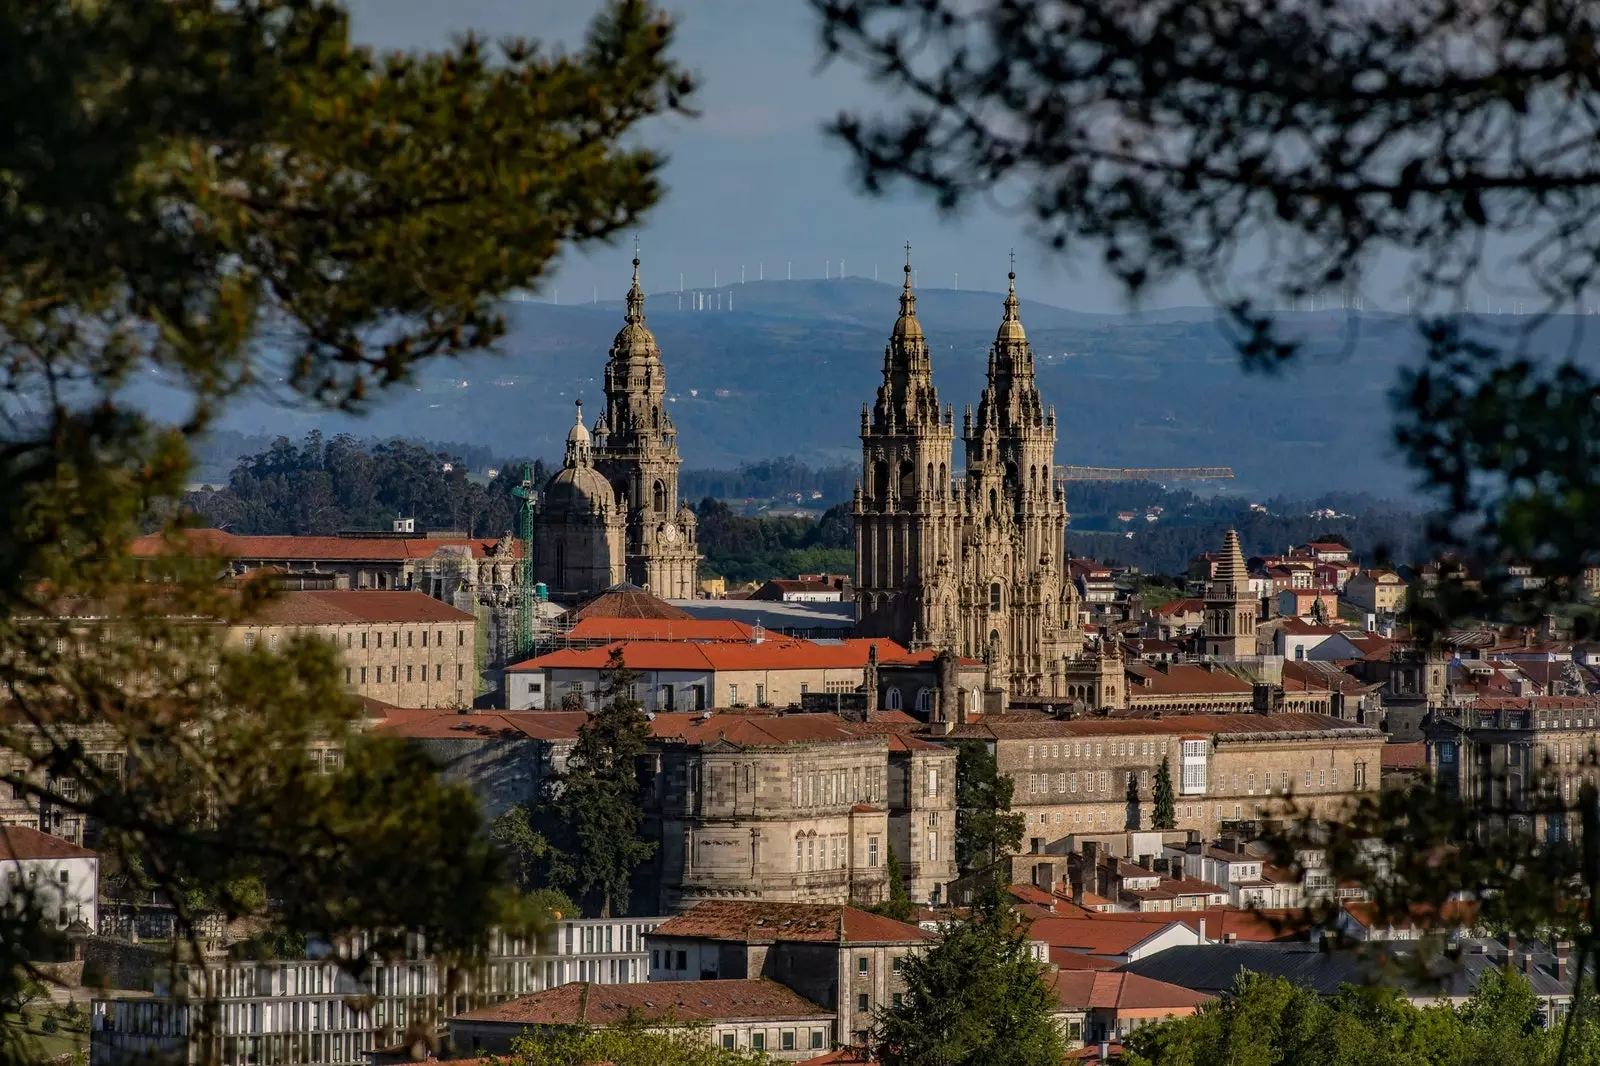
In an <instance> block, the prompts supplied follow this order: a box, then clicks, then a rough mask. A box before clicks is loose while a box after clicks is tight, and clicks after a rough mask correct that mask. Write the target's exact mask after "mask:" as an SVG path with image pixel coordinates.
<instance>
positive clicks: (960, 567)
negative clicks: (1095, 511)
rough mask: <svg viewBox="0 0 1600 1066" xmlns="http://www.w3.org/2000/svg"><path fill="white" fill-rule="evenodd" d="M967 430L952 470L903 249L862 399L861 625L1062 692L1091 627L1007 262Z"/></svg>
mask: <svg viewBox="0 0 1600 1066" xmlns="http://www.w3.org/2000/svg"><path fill="white" fill-rule="evenodd" d="M961 440H962V445H963V447H964V450H965V453H966V454H965V472H964V473H962V474H960V476H958V477H953V476H952V471H953V468H954V459H953V455H952V451H953V448H954V446H955V414H954V411H953V409H952V408H951V407H950V406H949V405H945V406H944V407H942V408H941V406H940V404H939V394H938V390H937V389H936V388H935V387H934V384H933V364H932V359H931V357H930V355H929V348H928V342H927V338H926V337H925V336H924V334H923V331H922V324H921V323H920V322H918V321H917V297H916V294H915V293H914V292H912V289H911V265H910V261H909V249H908V259H907V263H906V267H905V283H904V288H903V289H902V290H901V293H900V316H899V318H898V319H896V320H895V324H894V330H893V332H892V333H891V334H890V337H889V343H888V344H887V345H886V346H885V347H884V351H883V384H882V385H880V386H879V387H878V391H877V397H876V400H875V402H874V403H873V404H872V406H871V407H870V408H869V407H867V406H865V405H864V406H863V407H862V409H861V455H862V477H861V480H860V481H859V482H857V485H856V493H855V500H854V514H855V536H856V623H857V627H856V633H857V635H858V636H869V637H870V636H882V637H890V638H892V639H894V640H897V641H899V642H901V643H902V644H905V645H907V646H908V647H912V648H928V647H932V648H940V649H949V650H952V651H955V652H957V653H959V654H960V655H963V656H967V657H972V658H982V659H984V660H985V661H986V662H987V663H988V664H989V667H990V671H989V672H990V675H991V677H993V678H994V679H995V683H996V685H999V684H1004V685H1005V687H1006V690H1007V691H1008V692H1009V694H1010V695H1011V696H1037V697H1045V698H1048V697H1059V698H1061V699H1063V700H1066V699H1068V698H1069V697H1070V696H1071V695H1072V692H1070V691H1069V686H1068V680H1069V679H1068V668H1069V664H1072V665H1073V667H1074V669H1073V673H1074V674H1077V673H1078V672H1080V671H1081V669H1082V666H1083V663H1082V662H1081V661H1080V660H1082V659H1083V653H1084V632H1083V627H1082V624H1081V622H1080V621H1079V617H1078V607H1079V605H1078V595H1077V590H1076V587H1075V586H1074V585H1073V583H1072V580H1071V578H1070V576H1069V575H1068V573H1067V568H1066V565H1065V560H1064V559H1063V556H1064V554H1065V548H1066V529H1067V503H1066V489H1065V486H1064V485H1063V484H1062V483H1060V482H1058V481H1057V480H1056V479H1055V477H1054V465H1055V443H1056V416H1055V409H1054V408H1047V407H1045V406H1044V404H1043V403H1042V401H1041V400H1040V397H1039V390H1038V387H1037V386H1036V385H1035V383H1034V359H1033V349H1032V348H1031V347H1030V346H1029V344H1028V336H1027V333H1026V331H1025V330H1024V329H1023V326H1022V320H1021V318H1020V317H1019V315H1018V312H1017V292H1016V274H1015V272H1013V273H1011V274H1010V275H1009V286H1008V291H1007V293H1006V299H1005V304H1004V307H1003V309H1002V315H1001V319H1000V326H999V330H998V332H997V333H996V335H995V340H994V344H993V345H992V346H991V347H990V349H989V366H988V374H987V383H986V385H985V387H984V390H983V394H982V395H981V396H980V397H979V400H978V409H977V411H976V413H974V411H973V409H972V407H971V406H970V405H969V406H968V407H967V408H966V411H965V412H964V414H963V416H962V420H961ZM1109 652H1110V649H1108V655H1107V656H1106V658H1107V659H1110V658H1111V654H1109ZM1118 658H1120V657H1118ZM1115 673H1116V674H1120V663H1118V664H1117V667H1116V668H1115Z"/></svg>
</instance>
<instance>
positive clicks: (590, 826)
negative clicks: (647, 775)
mask: <svg viewBox="0 0 1600 1066" xmlns="http://www.w3.org/2000/svg"><path fill="white" fill-rule="evenodd" d="M601 678H602V682H603V684H604V686H605V687H604V688H603V689H602V690H601V692H600V698H601V700H602V701H603V703H602V705H601V707H600V709H599V710H598V711H596V712H595V713H594V715H593V716H592V717H591V718H590V719H589V721H588V722H586V723H585V724H584V725H583V727H582V728H580V729H579V730H578V739H577V742H576V743H575V744H574V745H573V747H572V754H571V755H569V756H568V757H567V766H566V769H565V770H562V771H561V772H560V773H556V774H552V775H551V776H550V778H549V780H548V781H547V782H546V784H545V789H544V800H543V802H542V803H541V804H540V807H539V810H538V811H537V812H536V815H535V818H534V825H535V828H536V829H537V831H538V832H539V833H540V834H541V835H542V836H543V837H544V838H545V839H546V840H548V841H549V845H550V846H549V851H548V853H547V855H546V856H545V859H544V870H545V877H546V880H547V881H548V883H550V884H552V885H554V886H555V887H557V888H560V889H563V890H565V891H567V892H569V893H571V894H572V895H573V896H574V898H576V899H577V900H578V902H579V903H581V904H582V905H583V906H584V907H585V909H586V910H588V911H589V912H590V913H591V914H595V915H598V916H599V917H602V918H609V917H611V916H612V915H614V914H622V913H624V912H625V911H626V910H627V907H628V896H629V883H630V881H631V880H632V878H633V875H634V872H635V871H636V870H637V869H638V868H639V866H640V865H641V864H642V863H644V862H645V861H646V860H648V859H649V858H650V856H651V855H653V854H655V844H654V843H652V842H651V841H648V840H645V839H644V837H643V835H642V832H643V824H644V803H643V798H642V795H641V784H640V779H639V774H640V760H641V759H643V757H644V753H645V744H646V742H647V741H648V740H649V739H650V723H649V720H648V719H646V718H645V715H644V708H643V706H642V705H641V704H640V703H639V700H638V699H637V698H636V697H635V696H634V691H633V690H634V685H635V684H636V683H637V681H638V675H636V674H635V673H634V672H633V671H631V670H629V669H628V668H627V666H626V664H625V663H624V662H623V659H622V652H621V651H620V649H614V650H613V651H612V652H611V658H610V659H609V660H608V662H607V663H606V669H605V672H604V673H603V674H602V675H601Z"/></svg>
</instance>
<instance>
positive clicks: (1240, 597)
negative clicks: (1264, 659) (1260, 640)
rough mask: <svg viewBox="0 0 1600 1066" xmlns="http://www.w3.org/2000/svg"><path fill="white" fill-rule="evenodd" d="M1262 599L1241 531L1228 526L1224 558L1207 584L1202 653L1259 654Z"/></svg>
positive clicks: (1231, 658) (1225, 655)
mask: <svg viewBox="0 0 1600 1066" xmlns="http://www.w3.org/2000/svg"><path fill="white" fill-rule="evenodd" d="M1259 611H1260V601H1259V600H1258V599H1257V598H1256V595H1255V593H1253V592H1251V591H1250V572H1249V570H1247V569H1246V568H1245V565H1244V552H1243V551H1241V550H1240V548H1239V534H1238V532H1237V531H1236V530H1232V529H1230V530H1228V534H1227V536H1225V537H1224V538H1223V539H1222V559H1221V561H1220V562H1218V563H1217V569H1216V574H1215V576H1214V577H1213V578H1212V581H1211V584H1210V585H1208V586H1206V598H1205V621H1204V625H1203V628H1202V633H1201V637H1200V649H1201V654H1202V655H1205V656H1207V657H1208V658H1212V659H1223V660H1227V661H1235V660H1238V659H1242V658H1245V657H1247V656H1252V655H1254V654H1256V615H1257V614H1258V613H1259Z"/></svg>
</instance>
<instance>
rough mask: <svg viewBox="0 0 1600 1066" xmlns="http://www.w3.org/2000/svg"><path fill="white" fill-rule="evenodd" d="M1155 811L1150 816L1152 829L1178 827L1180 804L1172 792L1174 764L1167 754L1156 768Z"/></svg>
mask: <svg viewBox="0 0 1600 1066" xmlns="http://www.w3.org/2000/svg"><path fill="white" fill-rule="evenodd" d="M1155 801H1156V809H1155V813H1154V814H1153V815H1152V816H1151V818H1150V827H1151V828H1152V829H1176V828H1178V805H1177V803H1176V802H1175V799H1174V797H1173V794H1172V764H1171V763H1170V762H1168V760H1167V758H1166V756H1162V757H1161V765H1160V766H1158V767H1157V768H1156V788H1155Z"/></svg>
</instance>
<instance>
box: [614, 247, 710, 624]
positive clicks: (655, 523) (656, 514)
mask: <svg viewBox="0 0 1600 1066" xmlns="http://www.w3.org/2000/svg"><path fill="white" fill-rule="evenodd" d="M666 397H667V375H666V370H665V369H664V368H663V367H662V365H661V349H660V347H659V346H658V345H657V344H656V338H655V336H654V335H653V334H652V333H651V332H650V330H649V329H648V328H647V327H646V326H645V324H644V292H643V290H642V289H640V287H639V259H638V256H637V255H635V257H634V260H633V284H632V286H630V287H629V289H628V310H627V317H626V320H625V321H624V323H623V326H622V329H621V331H619V332H618V333H617V337H616V340H614V341H613V342H612V343H611V352H610V355H609V358H608V359H607V362H606V371H605V399H606V406H605V410H604V411H602V412H601V413H600V417H599V419H597V420H596V421H595V424H594V437H595V440H594V466H595V469H596V470H598V471H599V472H600V473H601V474H602V475H603V476H604V477H605V479H606V480H607V481H608V482H610V484H611V488H612V493H613V495H614V498H615V501H616V505H617V507H618V508H619V510H620V511H621V513H622V514H623V516H624V521H625V524H626V537H625V547H624V554H625V564H624V568H623V570H624V574H625V575H626V579H627V580H628V581H631V582H632V583H633V584H635V585H638V586H639V587H640V588H643V589H646V590H647V591H649V592H650V593H652V594H654V595H656V596H660V597H662V598H664V599H688V598H691V597H693V596H694V594H695V590H696V587H697V585H698V582H697V580H696V576H697V575H696V572H697V570H698V568H699V560H700V556H699V552H698V551H697V548H696V545H695V528H694V527H695V518H694V512H693V511H692V510H690V509H689V507H688V506H687V505H685V504H684V503H682V501H680V500H679V499H678V465H679V463H680V462H681V460H680V459H679V457H678V430H677V427H676V426H675V425H674V424H673V421H672V416H671V415H670V414H668V413H667V408H666Z"/></svg>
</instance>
